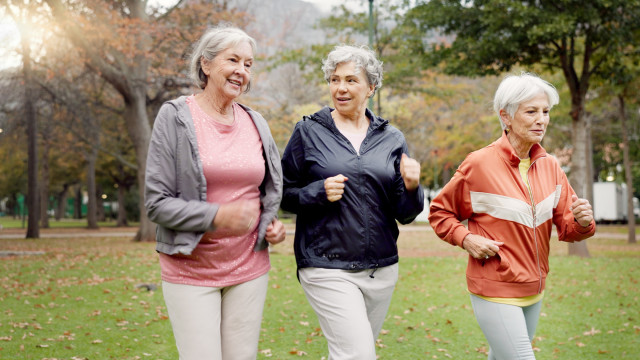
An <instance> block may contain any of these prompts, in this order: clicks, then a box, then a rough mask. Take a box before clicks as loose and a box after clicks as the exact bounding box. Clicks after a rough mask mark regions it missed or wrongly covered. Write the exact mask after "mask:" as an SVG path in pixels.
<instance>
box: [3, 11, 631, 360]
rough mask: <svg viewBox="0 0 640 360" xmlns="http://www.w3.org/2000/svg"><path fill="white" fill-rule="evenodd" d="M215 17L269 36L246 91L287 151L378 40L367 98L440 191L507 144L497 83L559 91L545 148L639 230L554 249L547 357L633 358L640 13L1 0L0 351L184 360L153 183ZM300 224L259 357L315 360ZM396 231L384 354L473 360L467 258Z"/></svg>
mask: <svg viewBox="0 0 640 360" xmlns="http://www.w3.org/2000/svg"><path fill="white" fill-rule="evenodd" d="M318 4H320V5H322V6H321V7H318ZM331 4H335V5H337V6H334V7H330V6H328V5H331ZM220 23H230V24H233V25H236V26H239V27H241V28H243V29H245V30H246V31H247V32H248V33H249V34H250V35H252V36H253V37H254V38H256V40H257V42H258V49H259V50H258V54H256V56H257V60H258V61H257V64H258V65H257V66H256V70H255V73H254V75H253V84H252V85H253V86H252V90H251V91H250V92H249V93H248V94H246V95H243V96H242V98H241V99H240V101H241V102H242V103H245V104H247V105H249V106H251V107H252V108H254V109H255V110H257V111H259V112H261V113H262V114H263V115H264V116H265V118H266V119H267V120H268V122H269V124H270V126H271V129H272V133H273V135H274V138H275V139H276V142H277V144H278V146H279V148H280V149H281V150H282V149H284V146H285V145H286V142H287V140H288V137H289V135H290V133H291V130H292V129H293V126H294V124H295V123H296V122H297V121H299V120H300V119H301V117H302V115H305V114H309V113H312V112H315V111H316V110H317V109H319V108H320V107H322V106H326V105H331V104H330V98H329V95H328V91H327V88H326V84H325V83H324V81H323V79H322V73H321V71H320V64H321V59H322V58H323V57H324V56H325V55H326V54H327V53H328V51H330V49H331V48H332V47H333V46H335V45H336V44H341V43H353V44H369V46H370V47H371V48H373V49H374V50H375V51H376V52H377V54H378V56H379V57H380V59H381V60H383V61H384V68H385V77H384V83H383V87H382V89H381V91H379V92H378V93H377V95H376V97H375V98H374V99H373V100H374V101H373V102H372V103H371V105H370V106H371V107H372V108H373V110H374V111H375V112H376V113H377V114H378V115H380V116H382V117H384V118H387V119H389V120H390V121H391V123H392V124H393V125H394V126H396V127H398V128H399V129H401V130H402V131H403V132H404V133H405V135H406V138H407V141H408V143H409V147H410V151H411V155H412V157H414V158H416V159H417V160H418V161H419V162H420V163H421V165H422V178H421V184H422V185H423V187H424V188H425V189H427V191H428V194H427V195H431V194H433V193H435V192H436V191H437V190H438V189H439V188H441V187H442V186H443V185H444V184H445V183H446V182H447V181H448V180H449V179H450V177H451V176H452V174H453V172H454V171H455V169H456V167H457V166H458V165H459V164H460V162H461V161H462V160H463V159H464V157H465V156H466V154H468V153H469V152H470V151H472V150H475V149H478V148H480V147H482V146H485V145H487V144H488V143H490V142H492V141H493V140H495V139H496V138H497V137H499V136H500V125H499V122H498V119H497V117H496V115H495V114H493V113H492V110H491V101H492V97H493V93H494V91H495V88H496V87H497V85H498V83H499V82H500V80H501V79H502V77H503V76H504V75H505V74H508V73H516V74H517V73H519V72H521V71H531V72H535V73H537V74H539V75H540V76H542V77H543V78H544V79H547V80H548V81H550V82H551V83H553V84H554V85H555V86H556V87H557V88H558V90H559V93H560V99H561V101H560V104H559V105H558V106H556V107H554V109H553V110H552V113H551V123H550V125H549V129H548V131H547V134H546V136H545V139H544V141H543V146H544V147H545V148H546V149H547V150H548V151H549V152H550V153H552V154H553V155H554V156H556V157H557V158H558V159H559V160H560V162H561V164H562V166H563V168H564V169H565V170H566V171H567V173H568V176H569V178H570V181H571V183H572V185H573V187H574V188H575V189H576V191H577V192H578V194H579V195H580V196H583V197H586V198H588V199H590V200H591V201H592V202H593V200H594V188H596V187H595V186H594V184H600V183H611V184H614V185H615V189H616V191H615V192H614V195H613V196H611V197H612V198H616V200H617V201H616V204H615V208H616V213H617V215H618V216H617V218H615V219H612V220H611V221H612V222H623V223H624V222H625V221H626V220H629V219H631V220H630V221H626V223H627V225H621V226H608V225H607V226H600V227H599V229H598V234H597V235H596V237H595V238H594V239H592V240H589V241H587V242H582V243H580V244H571V245H563V244H556V245H555V247H554V252H553V254H554V255H553V257H552V260H551V267H552V275H551V278H550V286H549V289H548V290H549V293H550V294H549V295H548V297H547V301H546V303H545V306H547V307H548V312H545V314H546V315H545V316H548V317H550V318H551V319H549V318H543V319H542V320H541V328H540V332H541V334H542V335H540V339H539V340H538V341H537V342H536V344H537V346H536V347H537V348H538V350H539V354H540V358H559V359H568V358H572V359H573V358H585V359H591V358H604V359H610V358H637V357H638V354H639V351H638V348H640V345H639V344H638V336H639V332H640V328H639V327H638V308H639V306H638V296H639V291H638V285H637V279H638V272H639V270H638V266H637V260H638V257H639V253H640V250H639V249H638V245H637V244H636V229H635V217H634V213H633V208H634V204H633V197H634V196H636V197H637V196H638V195H639V192H638V189H640V164H639V163H638V158H639V157H640V155H639V154H640V142H639V141H638V138H639V136H638V135H639V134H640V120H639V119H640V107H639V100H640V99H639V96H638V94H639V92H638V85H640V82H639V81H638V75H639V74H640V68H639V65H638V60H639V59H640V52H639V51H638V50H639V49H638V46H640V45H637V44H639V43H640V42H639V41H638V40H640V1H635V0H628V1H623V0H594V1H589V2H583V1H574V0H558V1H532V2H529V1H510V0H488V1H454V0H439V1H435V0H434V1H415V0H414V1H408V0H406V1H405V0H393V1H366V0H363V1H360V0H351V1H342V2H339V1H330V2H320V1H315V2H314V3H312V2H305V1H297V0H272V1H257V0H218V1H204V0H180V1H178V0H176V1H168V0H167V1H143V0H121V1H103V0H78V1H68V0H21V1H15V0H1V1H0V44H1V45H0V61H1V62H0V98H1V99H2V101H0V212H2V214H0V215H4V217H2V218H0V226H1V227H2V229H0V251H2V254H3V257H0V266H1V267H0V269H1V270H2V271H1V272H0V277H1V279H2V284H3V285H2V289H1V290H0V308H1V309H2V313H0V358H2V359H4V358H8V359H13V358H33V359H45V358H65V359H71V358H79V359H84V358H87V359H89V358H91V359H94V358H97V359H102V358H111V359H129V358H130V359H133V358H146V357H148V358H154V359H155V358H167V359H169V358H175V353H174V351H175V350H174V349H173V345H172V339H171V333H170V326H169V323H168V320H167V319H166V316H165V315H164V312H163V306H164V304H163V302H162V299H161V292H159V291H156V290H157V289H156V290H152V291H146V290H145V289H147V287H145V286H140V287H137V285H140V284H157V283H158V282H159V280H158V276H159V270H158V267H157V258H156V255H155V253H154V251H153V243H152V240H153V238H154V234H155V232H154V225H153V224H152V223H150V222H149V220H148V219H147V217H146V214H145V213H144V211H143V208H142V202H141V196H142V194H141V191H139V189H140V188H141V184H143V174H144V167H145V163H146V150H147V146H148V141H149V137H150V133H151V128H152V126H153V119H154V117H155V114H156V113H157V111H158V109H159V107H160V105H161V104H162V103H163V102H164V101H166V100H168V99H172V98H174V97H176V96H179V95H182V94H192V93H194V92H195V91H196V90H195V89H194V87H193V86H192V85H191V83H190V81H189V80H188V78H187V76H186V68H187V66H186V63H185V62H186V59H187V58H188V54H189V51H190V45H191V44H192V43H193V41H195V40H196V39H197V38H198V37H199V36H200V35H201V34H202V32H203V31H204V30H205V29H206V28H208V27H212V26H216V25H218V24H220ZM625 193H626V196H623V194H625ZM618 197H620V199H617V198H618ZM594 206H596V204H594ZM596 210H597V209H596ZM282 216H283V218H285V219H286V218H287V216H288V214H282ZM288 227H289V233H290V234H289V235H288V239H287V241H288V242H287V243H284V244H280V245H278V246H276V247H274V249H273V255H274V256H273V263H274V270H273V271H272V277H271V279H272V281H271V283H272V285H271V286H272V288H271V289H270V295H269V298H268V304H267V308H266V311H265V326H264V328H265V334H263V337H262V339H261V344H260V347H261V351H262V352H261V354H262V355H261V356H264V357H269V355H271V357H274V358H287V357H294V356H309V357H311V358H320V357H321V356H322V355H323V354H324V345H323V342H322V341H321V333H320V332H319V330H318V328H317V322H315V315H314V314H313V313H312V312H311V311H310V309H309V308H308V307H307V306H308V305H306V301H305V300H304V297H303V296H301V292H300V289H299V287H298V286H297V283H296V280H295V268H294V265H293V262H292V261H293V260H292V257H291V254H290V241H291V240H292V235H291V232H292V231H293V228H292V225H291V224H288ZM403 229H404V230H403V232H402V233H401V238H400V241H399V246H400V249H401V255H402V256H403V260H402V263H401V269H402V270H401V271H402V273H401V280H400V283H399V288H398V291H397V293H396V295H395V297H394V303H393V304H392V311H390V314H389V318H388V319H387V322H386V324H390V329H388V333H386V334H383V336H382V337H381V339H382V342H381V344H380V348H381V350H380V355H381V357H382V358H388V359H414V358H415V359H420V358H448V357H454V358H481V357H482V354H483V351H486V344H484V340H483V338H482V336H481V333H480V332H479V328H478V327H477V325H476V324H475V322H474V321H473V319H472V315H471V313H470V307H469V305H468V298H467V295H466V293H465V290H464V274H463V273H464V265H465V258H464V256H465V255H464V253H463V252H462V251H461V250H460V249H455V248H453V247H449V246H448V245H446V244H444V245H446V246H444V245H443V244H441V242H440V241H439V240H437V239H436V238H435V237H434V235H433V232H432V231H431V230H430V228H429V227H428V224H426V223H417V224H413V225H411V226H409V227H403ZM132 240H133V241H132ZM443 246H444V247H443ZM573 255H576V256H573ZM279 289H286V291H280V290H279ZM552 310H553V311H552ZM134 324H135V325H134ZM446 329H449V330H446ZM115 330H118V331H115ZM447 331H448V332H447ZM129 332H131V333H129ZM440 332H445V333H447V334H448V335H446V336H438V333H440ZM538 345H539V346H538ZM267 350H269V351H267ZM470 354H472V355H470Z"/></svg>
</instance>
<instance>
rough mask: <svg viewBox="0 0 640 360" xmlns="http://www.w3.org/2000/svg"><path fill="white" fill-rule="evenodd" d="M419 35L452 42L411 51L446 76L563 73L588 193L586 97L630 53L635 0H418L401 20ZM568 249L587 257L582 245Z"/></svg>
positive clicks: (574, 166)
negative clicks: (532, 69)
mask: <svg viewBox="0 0 640 360" xmlns="http://www.w3.org/2000/svg"><path fill="white" fill-rule="evenodd" d="M405 24H406V25H407V26H413V27H414V28H416V29H419V30H421V33H423V34H433V32H434V31H438V32H440V33H442V34H443V35H446V36H450V37H451V38H452V39H453V40H452V41H441V40H438V39H434V38H433V37H422V38H421V39H419V41H414V42H413V43H412V44H413V45H414V48H413V50H414V51H415V53H416V54H419V55H420V56H422V58H423V59H424V62H425V66H436V65H441V66H442V69H443V70H444V71H446V72H447V73H451V74H460V75H468V76H476V75H484V74H498V73H501V72H504V71H509V70H510V69H511V68H512V67H513V66H515V65H522V66H533V65H543V66H545V67H546V68H547V69H549V70H552V71H555V70H559V71H561V72H562V73H563V75H564V78H565V80H566V82H567V85H568V87H569V89H570V94H571V111H570V115H571V118H572V144H573V152H572V160H571V169H570V174H569V179H570V182H571V184H572V186H573V187H574V189H575V190H576V192H577V193H578V195H579V196H581V197H584V196H585V195H586V191H585V188H586V181H588V180H587V179H588V178H587V155H588V154H587V149H586V144H587V141H588V139H587V126H586V125H587V124H586V120H585V102H586V95H587V91H588V90H589V88H590V85H591V82H592V80H593V79H594V78H598V77H601V78H606V77H607V76H608V74H607V73H606V71H607V67H605V66H603V64H605V63H606V61H607V60H608V59H609V58H611V57H617V58H625V57H628V56H630V55H631V52H633V51H635V50H634V48H633V46H632V45H634V42H635V39H634V37H633V34H634V33H636V32H637V31H638V29H639V28H640V1H638V0H593V1H577V0H537V1H513V0H479V1H471V2H469V1H460V0H431V1H418V4H417V5H416V6H415V7H414V8H413V9H411V11H410V12H409V14H408V16H407V18H406V23H405ZM569 252H570V253H571V254H575V255H580V256H588V255H589V253H588V250H587V247H586V244H585V243H584V242H582V243H578V244H570V245H569Z"/></svg>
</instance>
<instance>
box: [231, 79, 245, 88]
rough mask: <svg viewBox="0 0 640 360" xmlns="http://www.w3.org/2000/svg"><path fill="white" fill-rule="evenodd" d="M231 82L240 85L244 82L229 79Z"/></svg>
mask: <svg viewBox="0 0 640 360" xmlns="http://www.w3.org/2000/svg"><path fill="white" fill-rule="evenodd" d="M229 82H230V83H231V84H233V85H235V86H238V87H240V86H242V83H241V82H240V81H238V80H229Z"/></svg>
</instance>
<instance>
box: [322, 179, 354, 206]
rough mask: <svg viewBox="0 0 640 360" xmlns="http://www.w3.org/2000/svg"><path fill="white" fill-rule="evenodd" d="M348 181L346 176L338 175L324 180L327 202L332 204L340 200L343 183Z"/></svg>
mask: <svg viewBox="0 0 640 360" xmlns="http://www.w3.org/2000/svg"><path fill="white" fill-rule="evenodd" d="M347 180H349V179H348V178H347V177H346V176H344V175H342V174H338V175H336V176H332V177H330V178H326V179H325V180H324V191H325V192H326V193H327V200H329V201H331V202H334V201H338V200H340V199H342V194H344V182H345V181H347Z"/></svg>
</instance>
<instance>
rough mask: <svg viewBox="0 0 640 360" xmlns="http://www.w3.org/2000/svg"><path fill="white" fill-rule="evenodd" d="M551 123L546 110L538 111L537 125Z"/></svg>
mask: <svg viewBox="0 0 640 360" xmlns="http://www.w3.org/2000/svg"><path fill="white" fill-rule="evenodd" d="M547 122H549V113H545V111H544V110H540V111H538V116H536V123H538V124H545V123H547Z"/></svg>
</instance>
